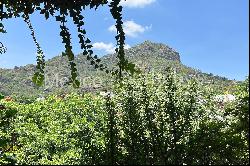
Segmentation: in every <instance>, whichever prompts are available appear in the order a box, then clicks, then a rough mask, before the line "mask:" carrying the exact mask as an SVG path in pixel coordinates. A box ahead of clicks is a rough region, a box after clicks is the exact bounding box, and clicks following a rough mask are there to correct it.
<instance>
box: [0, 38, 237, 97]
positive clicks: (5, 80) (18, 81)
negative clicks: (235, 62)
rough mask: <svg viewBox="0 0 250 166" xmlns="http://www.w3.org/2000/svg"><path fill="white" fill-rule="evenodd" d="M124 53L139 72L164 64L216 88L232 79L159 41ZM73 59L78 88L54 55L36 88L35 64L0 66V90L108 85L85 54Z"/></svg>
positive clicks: (28, 92)
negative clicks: (191, 62) (186, 61)
mask: <svg viewBox="0 0 250 166" xmlns="http://www.w3.org/2000/svg"><path fill="white" fill-rule="evenodd" d="M125 56H126V58H127V59H128V60H129V61H130V62H132V63H134V64H136V66H137V67H139V68H140V69H141V70H142V71H143V72H149V71H154V72H161V73H164V69H165V68H166V67H167V66H171V67H172V68H174V69H175V71H176V72H177V73H178V75H179V76H180V77H181V78H183V79H184V80H186V79H190V78H191V77H194V76H195V77H196V78H197V79H198V80H200V81H204V82H206V83H207V84H209V83H214V84H215V85H216V86H218V87H219V86H220V84H222V85H224V84H225V86H228V85H230V84H232V83H234V81H232V80H229V79H227V78H225V77H220V76H213V75H212V74H207V73H202V72H201V71H200V70H197V69H193V68H191V67H188V66H185V65H183V64H182V62H181V56H180V54H179V53H178V52H177V51H175V50H174V49H173V48H171V47H169V46H167V45H165V44H163V43H153V42H151V41H148V40H147V41H145V42H143V43H141V44H137V45H135V46H133V47H131V48H129V49H127V50H125ZM100 59H101V60H102V61H101V63H103V64H105V65H106V66H108V68H109V69H112V68H114V67H117V66H116V63H117V62H118V60H117V59H116V55H115V54H108V55H105V56H103V57H101V58H100ZM75 62H76V64H77V69H78V75H79V76H78V77H79V79H80V81H81V87H80V89H78V90H76V89H73V88H72V87H71V86H67V85H66V82H67V81H68V79H69V78H70V70H69V67H68V62H67V58H66V57H62V56H56V57H53V58H51V59H49V60H47V61H46V69H45V85H44V86H43V87H40V88H39V87H36V86H35V85H34V84H33V83H32V81H31V78H32V76H33V74H34V72H35V65H33V64H28V65H25V66H20V67H15V68H14V69H1V68H0V93H3V94H4V95H14V96H18V97H19V96H23V97H29V96H32V97H37V96H39V95H41V94H47V93H63V92H69V91H80V92H86V91H98V90H102V89H106V88H107V87H110V86H111V85H110V83H109V81H110V80H111V79H112V77H111V76H110V75H108V74H106V73H105V72H103V71H100V70H96V69H95V68H94V67H93V66H91V65H90V64H89V63H90V62H88V61H87V60H86V56H84V55H82V54H78V55H77V56H76V59H75ZM22 93H23V94H22Z"/></svg>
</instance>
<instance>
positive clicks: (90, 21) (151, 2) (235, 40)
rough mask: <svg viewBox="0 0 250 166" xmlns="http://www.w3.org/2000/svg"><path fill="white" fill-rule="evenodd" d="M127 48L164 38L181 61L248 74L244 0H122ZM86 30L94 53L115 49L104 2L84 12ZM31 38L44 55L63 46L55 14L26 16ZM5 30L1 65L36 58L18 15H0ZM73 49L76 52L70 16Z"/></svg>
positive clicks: (231, 76)
mask: <svg viewBox="0 0 250 166" xmlns="http://www.w3.org/2000/svg"><path fill="white" fill-rule="evenodd" d="M121 5H122V6H123V7H124V8H123V21H124V31H125V33H126V48H129V47H133V46H135V45H137V44H140V43H142V42H144V41H145V40H150V41H152V42H156V43H164V44H166V45H168V46H169V47H171V48H173V49H175V50H176V51H178V52H179V53H180V56H181V61H182V63H183V64H184V65H187V66H190V67H193V68H196V69H199V70H201V71H202V72H206V73H213V74H214V75H219V76H224V77H227V78H229V79H236V80H244V79H245V78H246V76H248V75H249V72H248V71H249V1H248V0H188V1H187V0H127V1H123V2H122V3H121ZM83 14H84V16H85V28H86V31H87V36H88V37H89V38H90V39H91V41H92V44H93V46H94V51H95V53H96V54H98V55H100V56H102V55H105V54H108V53H112V52H114V48H115V33H116V31H115V28H114V23H115V21H114V20H113V18H112V16H111V14H110V12H109V8H108V7H107V6H100V7H99V8H98V9H97V11H95V10H93V9H91V10H89V9H88V10H86V11H84V12H83ZM31 21H32V25H33V27H34V29H35V34H36V38H37V40H38V42H39V44H40V45H41V47H42V49H43V51H44V53H45V56H46V59H51V58H52V57H54V56H57V55H60V54H61V52H62V51H64V46H63V44H62V43H61V41H62V40H61V37H60V36H59V33H60V29H59V24H58V23H57V22H56V21H55V18H53V17H51V18H49V19H48V20H46V19H45V18H44V16H42V15H40V14H39V13H35V14H34V15H32V16H31ZM3 23H4V25H5V29H6V30H7V34H0V41H1V42H2V43H3V44H4V45H5V46H6V47H7V49H8V50H7V52H6V53H5V54H2V55H1V54H0V68H13V67H14V66H23V65H26V64H31V63H32V64H35V63H36V47H35V44H34V42H33V40H32V37H31V35H30V31H29V29H28V27H27V25H26V24H25V22H24V21H23V20H22V19H21V18H13V19H9V20H4V21H3ZM67 25H68V27H69V29H70V32H71V34H72V43H73V50H74V53H76V54H78V53H81V49H80V46H79V43H78V38H77V31H76V28H75V26H74V25H73V23H72V21H71V20H69V22H68V24H67Z"/></svg>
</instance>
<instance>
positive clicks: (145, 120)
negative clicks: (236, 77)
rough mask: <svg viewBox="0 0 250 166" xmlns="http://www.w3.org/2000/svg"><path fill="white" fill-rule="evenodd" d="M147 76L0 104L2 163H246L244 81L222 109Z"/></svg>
mask: <svg viewBox="0 0 250 166" xmlns="http://www.w3.org/2000/svg"><path fill="white" fill-rule="evenodd" d="M153 73H154V72H152V73H150V74H141V75H140V76H136V77H134V78H131V77H125V78H124V80H123V81H122V82H121V83H119V84H115V86H114V87H113V88H112V89H113V90H112V92H106V93H97V94H93V93H85V94H82V95H80V94H77V93H71V94H67V95H66V96H57V95H50V96H48V97H46V99H45V100H41V101H34V102H32V103H27V104H24V103H17V102H12V101H9V102H8V101H5V100H0V106H1V108H0V128H1V133H0V142H1V146H0V151H1V152H0V163H1V164H7V163H12V164H84V165H85V164H119V165H120V164H125V165H126V164H140V165H144V164H147V165H151V164H154V165H158V164H198V165H201V164H202V165H207V164H213V165H217V164H249V150H248V148H249V114H248V109H249V102H248V100H249V89H248V84H249V81H248V79H247V80H246V81H245V82H243V83H241V84H240V85H237V87H236V88H235V89H236V90H235V93H234V95H236V100H235V101H233V102H230V103H226V104H225V105H223V107H221V106H220V105H219V104H218V103H217V102H216V101H215V100H214V96H215V94H216V93H215V91H214V89H212V88H211V86H208V85H205V84H203V83H201V82H199V81H198V80H197V79H190V80H187V81H186V82H185V83H183V81H182V77H180V76H178V75H176V74H174V73H173V71H170V70H169V69H167V71H166V73H168V74H160V73H157V74H153Z"/></svg>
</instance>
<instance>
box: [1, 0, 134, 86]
mask: <svg viewBox="0 0 250 166" xmlns="http://www.w3.org/2000/svg"><path fill="white" fill-rule="evenodd" d="M120 1H121V0H111V1H110V2H108V1H107V0H71V1H69V0H2V1H1V2H0V20H1V21H2V20H4V19H11V18H14V17H21V18H23V19H24V21H25V22H26V23H27V25H28V27H29V29H30V31H31V35H32V38H33V40H34V43H35V45H36V47H37V66H36V69H37V70H36V73H35V74H34V77H33V82H34V83H36V84H37V85H40V86H41V85H42V84H43V82H44V69H45V57H44V53H43V51H42V49H41V47H40V45H39V43H38V42H37V39H36V37H35V31H34V29H33V27H32V23H31V21H30V19H29V16H30V15H32V14H33V13H34V12H39V13H40V14H41V15H44V17H45V19H48V18H49V17H54V18H55V20H56V21H58V22H60V30H61V31H60V36H61V38H62V43H64V46H65V51H64V52H63V53H62V55H63V56H67V57H68V62H69V66H70V70H71V81H70V83H72V84H73V86H74V87H79V85H80V82H79V81H78V80H77V69H76V64H75V62H74V59H75V56H74V53H73V51H72V43H71V34H70V32H69V29H68V28H67V26H66V25H65V23H66V22H67V21H69V20H68V18H71V19H72V20H73V22H74V24H75V26H76V28H77V31H78V38H79V43H80V46H81V49H82V50H83V51H82V54H83V55H86V57H87V60H88V61H90V64H91V65H93V66H94V67H95V68H98V69H100V70H102V71H105V72H106V73H111V74H113V75H117V76H119V78H121V77H122V73H123V72H129V73H131V74H133V73H134V72H135V71H136V69H135V65H134V64H132V63H129V62H128V60H126V59H125V53H124V45H125V33H124V31H123V21H122V6H120ZM104 5H108V6H109V8H110V13H111V15H112V16H113V18H114V19H115V21H116V29H117V35H116V36H115V39H116V41H117V48H116V53H117V54H116V55H117V58H118V60H119V61H118V64H117V65H118V67H119V69H114V70H109V69H108V68H107V67H106V66H105V65H103V64H102V63H101V60H100V59H99V58H98V56H97V55H95V54H94V52H93V50H92V49H91V48H92V47H93V46H92V44H91V40H90V39H89V38H88V37H87V36H86V30H85V28H84V16H83V14H82V11H83V10H85V9H86V8H87V7H90V9H95V10H96V9H97V8H98V7H99V6H104ZM0 33H6V31H5V29H4V25H3V23H0ZM5 52H6V47H5V46H4V45H3V43H2V42H0V54H2V53H5Z"/></svg>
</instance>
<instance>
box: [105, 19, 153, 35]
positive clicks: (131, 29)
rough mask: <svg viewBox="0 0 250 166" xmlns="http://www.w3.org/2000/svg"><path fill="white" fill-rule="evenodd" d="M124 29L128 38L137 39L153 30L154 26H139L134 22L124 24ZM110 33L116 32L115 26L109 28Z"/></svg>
mask: <svg viewBox="0 0 250 166" xmlns="http://www.w3.org/2000/svg"><path fill="white" fill-rule="evenodd" d="M123 29H124V32H125V34H126V35H127V36H130V37H137V36H138V34H142V33H144V32H145V31H147V30H150V29H152V25H150V26H145V27H143V26H142V25H139V24H137V23H135V22H134V21H125V22H124V24H123ZM109 31H110V32H116V27H115V25H112V26H111V27H109Z"/></svg>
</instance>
